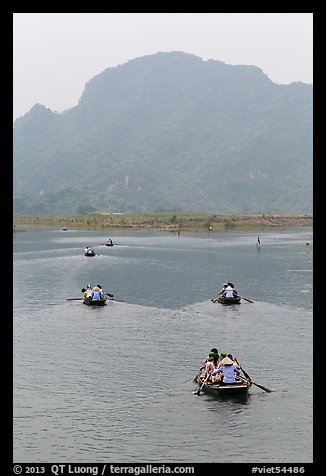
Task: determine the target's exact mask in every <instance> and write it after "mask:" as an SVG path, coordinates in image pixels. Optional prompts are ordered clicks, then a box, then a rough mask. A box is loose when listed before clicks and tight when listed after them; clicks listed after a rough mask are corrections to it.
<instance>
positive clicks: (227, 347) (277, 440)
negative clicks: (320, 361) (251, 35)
mask: <svg viewBox="0 0 326 476" xmlns="http://www.w3.org/2000/svg"><path fill="white" fill-rule="evenodd" d="M61 237H62V238H61ZM105 238H106V237H105ZM112 238H114V242H115V243H119V245H117V246H114V247H112V248H107V247H104V246H102V247H100V246H98V249H97V251H98V252H99V256H95V257H94V258H85V257H84V256H83V254H82V250H83V247H84V245H86V244H89V245H92V246H93V245H95V244H99V243H101V241H103V236H101V234H100V233H99V232H94V231H90V232H85V231H76V232H71V231H69V232H66V233H62V232H60V231H57V230H43V231H29V232H26V233H20V234H19V236H18V237H17V238H15V240H14V251H15V254H14V457H15V461H17V462H19V461H24V462H44V461H46V462H57V461H58V460H60V462H61V463H64V462H71V461H76V462H110V461H115V462H126V461H128V462H162V461H164V462H171V463H173V462H184V463H186V462H216V461H219V462H231V461H232V462H293V461H295V462H296V463H300V462H302V463H304V462H310V461H312V376H311V374H312V372H311V369H312V352H311V349H312V292H306V293H303V292H302V290H304V289H305V290H307V289H312V274H311V273H309V272H308V271H306V272H291V271H289V270H291V269H292V270H293V269H306V270H308V269H309V270H310V269H311V263H310V262H307V261H305V260H307V259H308V257H309V259H310V258H311V254H312V231H311V229H304V230H302V229H300V230H295V231H293V232H292V233H290V232H286V233H283V232H275V233H273V234H272V233H268V234H267V233H266V234H265V235H264V234H261V235H260V239H261V249H260V252H259V253H257V249H256V246H255V244H256V239H257V236H256V235H255V234H253V233H252V234H250V233H232V232H228V233H216V234H215V233H214V234H210V235H209V238H207V235H206V236H205V234H202V235H188V236H185V235H182V236H181V237H180V238H177V237H176V236H174V235H167V234H162V235H160V234H145V233H144V234H139V233H136V234H128V233H125V234H121V235H119V234H116V236H114V237H113V236H112ZM308 241H309V243H310V245H309V247H308V246H307V245H306V242H308ZM104 242H105V240H104V241H103V243H104ZM307 248H309V253H308V251H307ZM225 280H232V281H233V282H235V284H236V286H237V289H238V291H239V293H240V294H243V295H244V296H245V297H247V298H249V299H252V300H254V301H255V303H253V304H250V303H248V302H245V301H242V303H241V304H240V305H238V306H223V305H220V304H213V303H212V302H211V301H210V298H211V297H213V296H214V295H215V293H216V291H217V290H218V289H219V288H220V287H221V285H222V284H223V282H224V281H225ZM87 282H91V283H94V284H95V283H98V282H99V283H100V284H102V286H103V288H104V289H105V290H107V291H108V290H111V291H112V292H113V293H114V296H115V297H116V298H119V299H122V300H124V301H125V302H117V301H115V302H113V301H112V302H109V303H108V305H107V306H105V307H103V308H96V309H93V308H89V307H87V306H84V305H83V304H82V303H81V302H80V301H67V300H66V299H67V298H74V297H76V298H78V297H80V295H81V294H80V289H81V288H82V287H83V286H85V284H86V283H87ZM308 287H309V288H308ZM212 347H217V348H218V349H219V351H220V352H223V351H224V352H225V351H227V352H230V353H232V354H233V355H234V356H236V357H237V358H238V360H239V361H240V363H241V364H242V365H243V367H244V369H245V371H246V372H247V373H248V374H249V375H250V376H251V378H252V379H253V380H254V381H255V382H256V383H258V384H261V385H263V386H266V387H267V388H271V389H275V392H272V393H266V392H264V391H263V390H261V389H260V388H257V387H255V386H252V387H251V388H250V390H249V395H248V396H245V397H244V398H243V396H242V397H241V398H240V397H239V396H236V398H234V397H233V398H232V399H225V398H224V399H222V398H213V397H210V396H208V395H204V394H202V395H200V396H197V395H194V391H195V390H197V388H198V387H197V386H196V384H195V383H194V382H193V378H194V376H195V375H196V373H197V372H198V368H199V366H200V364H201V362H202V361H203V360H204V359H205V357H206V356H207V352H208V351H209V350H210V349H211V348H212ZM284 355H287V356H289V355H290V357H291V365H289V366H284V365H281V364H282V362H283V361H282V356H284ZM302 355H305V369H306V371H305V372H304V373H302V372H301V365H300V362H301V361H302ZM262 431H263V433H262ZM262 435H263V437H262ZM203 442H205V444H203Z"/></svg>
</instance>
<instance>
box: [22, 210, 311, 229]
mask: <svg viewBox="0 0 326 476" xmlns="http://www.w3.org/2000/svg"><path fill="white" fill-rule="evenodd" d="M19 225H43V226H58V227H59V228H63V227H66V228H71V229H85V228H86V229H105V228H108V229H114V228H117V229H119V228H122V229H133V230H150V231H171V232H177V231H180V232H181V231H198V232H200V231H223V230H224V231H225V230H258V229H262V228H273V227H299V226H312V225H313V217H312V215H269V214H268V215H265V214H262V215H217V214H209V213H200V212H166V213H146V214H127V213H125V214H122V213H121V214H118V213H116V214H115V213H112V214H111V213H110V214H103V213H92V214H87V215H67V216H58V215H56V216H41V215H40V216H19V215H15V216H14V217H13V227H14V230H16V231H18V229H17V227H19Z"/></svg>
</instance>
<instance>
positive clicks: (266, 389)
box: [239, 375, 273, 393]
mask: <svg viewBox="0 0 326 476" xmlns="http://www.w3.org/2000/svg"><path fill="white" fill-rule="evenodd" d="M239 378H240V379H241V380H243V381H244V382H251V383H253V384H254V385H256V387H259V388H261V389H262V390H265V392H267V393H272V392H273V390H270V389H269V388H266V387H264V386H263V385H259V384H258V383H256V382H254V381H253V380H251V379H246V378H243V377H241V375H239Z"/></svg>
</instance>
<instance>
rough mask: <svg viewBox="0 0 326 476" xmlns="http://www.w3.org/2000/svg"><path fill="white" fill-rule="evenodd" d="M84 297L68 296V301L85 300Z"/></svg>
mask: <svg viewBox="0 0 326 476" xmlns="http://www.w3.org/2000/svg"><path fill="white" fill-rule="evenodd" d="M83 300H84V298H67V299H66V301H83Z"/></svg>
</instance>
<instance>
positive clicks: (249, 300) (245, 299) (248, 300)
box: [240, 296, 255, 303]
mask: <svg viewBox="0 0 326 476" xmlns="http://www.w3.org/2000/svg"><path fill="white" fill-rule="evenodd" d="M240 298H241V299H243V300H244V301H247V302H251V303H254V302H255V301H251V299H247V298H245V297H243V296H240Z"/></svg>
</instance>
